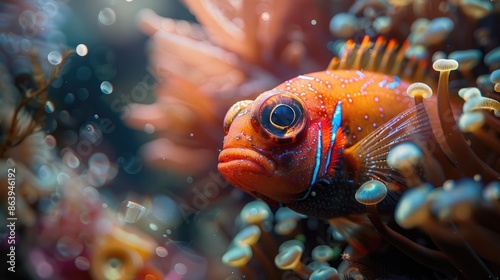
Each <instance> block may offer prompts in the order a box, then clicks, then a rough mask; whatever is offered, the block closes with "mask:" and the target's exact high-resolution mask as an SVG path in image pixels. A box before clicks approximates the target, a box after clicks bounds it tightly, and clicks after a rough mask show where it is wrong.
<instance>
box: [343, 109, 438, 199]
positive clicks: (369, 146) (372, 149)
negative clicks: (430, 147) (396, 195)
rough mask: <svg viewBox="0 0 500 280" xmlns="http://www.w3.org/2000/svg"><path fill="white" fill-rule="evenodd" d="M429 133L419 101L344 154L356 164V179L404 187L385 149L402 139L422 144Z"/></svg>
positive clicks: (391, 187) (399, 142) (391, 186)
mask: <svg viewBox="0 0 500 280" xmlns="http://www.w3.org/2000/svg"><path fill="white" fill-rule="evenodd" d="M432 134H433V131H432V127H431V125H430V123H429V119H428V116H427V112H426V110H425V107H424V104H419V105H417V106H415V107H413V108H410V109H408V110H406V111H404V112H402V113H400V114H399V115H397V116H395V117H394V118H392V119H391V120H389V121H388V122H387V123H385V124H384V125H382V126H380V127H379V128H377V129H376V130H374V131H372V132H371V133H370V134H368V135H367V136H366V137H364V138H363V139H361V140H360V141H359V142H358V143H356V144H355V145H353V146H352V147H349V148H348V149H346V150H345V151H344V156H345V157H346V159H347V160H350V161H352V162H353V163H354V164H355V166H357V170H356V173H357V174H359V177H358V178H357V180H358V181H359V182H361V183H362V182H365V181H368V180H370V179H376V180H380V181H383V182H385V183H386V184H387V187H388V188H389V189H392V190H394V189H395V187H404V186H405V185H406V182H405V180H404V179H403V177H402V176H401V175H400V174H399V172H398V171H397V170H396V169H393V168H391V167H389V165H388V164H387V160H386V158H387V154H389V151H390V150H391V149H392V148H393V147H395V146H396V145H398V144H401V143H403V142H413V143H415V144H417V145H419V146H423V144H424V143H425V142H426V141H427V140H428V139H430V138H431V136H432Z"/></svg>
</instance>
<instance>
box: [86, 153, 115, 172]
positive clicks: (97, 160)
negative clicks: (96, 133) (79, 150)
mask: <svg viewBox="0 0 500 280" xmlns="http://www.w3.org/2000/svg"><path fill="white" fill-rule="evenodd" d="M109 168H110V164H109V159H108V157H107V156H106V155H105V154H103V153H95V154H93V155H92V156H91V157H90V158H89V171H90V172H92V173H94V174H96V175H98V176H103V177H105V176H106V174H107V173H108V171H109Z"/></svg>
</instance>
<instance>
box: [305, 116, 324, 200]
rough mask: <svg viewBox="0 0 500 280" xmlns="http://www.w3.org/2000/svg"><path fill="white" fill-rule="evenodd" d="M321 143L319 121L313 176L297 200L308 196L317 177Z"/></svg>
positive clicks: (321, 136)
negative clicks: (305, 190) (302, 194)
mask: <svg viewBox="0 0 500 280" xmlns="http://www.w3.org/2000/svg"><path fill="white" fill-rule="evenodd" d="M321 143H323V135H322V127H321V123H319V129H318V146H317V147H316V163H315V164H314V171H313V177H312V179H311V184H310V185H309V188H308V189H307V192H306V194H305V195H304V196H303V197H302V198H301V199H299V200H303V199H306V198H307V197H308V196H309V194H311V191H312V188H313V186H314V184H315V183H316V179H317V178H318V173H319V169H320V167H321V149H322V148H321V146H322V144H321Z"/></svg>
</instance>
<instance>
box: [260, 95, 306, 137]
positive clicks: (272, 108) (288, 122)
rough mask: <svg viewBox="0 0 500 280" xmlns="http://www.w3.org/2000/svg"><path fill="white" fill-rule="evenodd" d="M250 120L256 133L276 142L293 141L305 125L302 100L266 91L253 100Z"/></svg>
mask: <svg viewBox="0 0 500 280" xmlns="http://www.w3.org/2000/svg"><path fill="white" fill-rule="evenodd" d="M251 120H252V125H253V127H254V128H255V129H256V130H257V131H259V132H261V133H262V134H263V135H264V136H266V137H267V138H270V139H272V140H275V141H277V142H287V141H293V140H294V139H295V138H296V137H297V136H299V135H300V134H301V132H302V131H303V130H304V129H305V127H306V124H307V116H306V111H305V110H304V105H303V103H302V100H300V99H299V98H298V97H296V96H294V95H292V94H290V93H288V92H286V91H279V90H272V91H268V92H266V93H264V94H262V95H261V96H259V97H258V98H257V99H256V100H255V102H254V105H253V108H252V116H251Z"/></svg>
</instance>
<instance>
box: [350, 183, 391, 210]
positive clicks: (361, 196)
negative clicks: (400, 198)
mask: <svg viewBox="0 0 500 280" xmlns="http://www.w3.org/2000/svg"><path fill="white" fill-rule="evenodd" d="M386 195H387V187H386V186H385V184H384V183H382V182H380V181H378V180H371V181H368V182H365V183H364V184H363V185H361V187H359V189H358V191H357V192H356V194H355V198H356V200H357V201H358V202H359V203H361V204H364V205H373V204H377V203H379V202H381V201H382V200H384V198H385V196H386Z"/></svg>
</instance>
